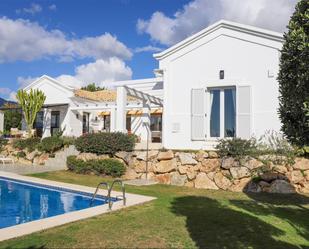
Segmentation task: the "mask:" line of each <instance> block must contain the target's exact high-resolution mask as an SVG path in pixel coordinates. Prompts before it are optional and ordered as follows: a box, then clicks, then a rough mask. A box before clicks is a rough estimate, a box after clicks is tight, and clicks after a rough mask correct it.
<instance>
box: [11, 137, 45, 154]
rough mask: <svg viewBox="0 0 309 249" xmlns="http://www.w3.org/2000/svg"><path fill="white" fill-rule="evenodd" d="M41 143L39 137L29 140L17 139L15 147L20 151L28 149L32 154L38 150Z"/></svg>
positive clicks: (14, 142)
mask: <svg viewBox="0 0 309 249" xmlns="http://www.w3.org/2000/svg"><path fill="white" fill-rule="evenodd" d="M40 142H41V140H40V138H37V137H32V138H27V139H15V140H14V141H13V147H14V148H16V149H20V150H25V149H27V150H28V151H29V152H32V151H34V150H35V149H36V148H37V146H38V145H39V143H40Z"/></svg>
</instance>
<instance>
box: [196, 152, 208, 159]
mask: <svg viewBox="0 0 309 249" xmlns="http://www.w3.org/2000/svg"><path fill="white" fill-rule="evenodd" d="M206 158H208V153H207V152H206V151H203V150H200V151H198V152H197V153H196V154H195V159H196V160H197V161H198V162H201V161H203V159H206Z"/></svg>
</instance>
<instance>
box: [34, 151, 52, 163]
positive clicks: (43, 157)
mask: <svg viewBox="0 0 309 249" xmlns="http://www.w3.org/2000/svg"><path fill="white" fill-rule="evenodd" d="M48 158H49V155H48V154H47V153H43V154H42V155H40V156H39V157H36V158H34V160H33V163H34V164H36V165H44V164H45V162H46V161H47V160H48Z"/></svg>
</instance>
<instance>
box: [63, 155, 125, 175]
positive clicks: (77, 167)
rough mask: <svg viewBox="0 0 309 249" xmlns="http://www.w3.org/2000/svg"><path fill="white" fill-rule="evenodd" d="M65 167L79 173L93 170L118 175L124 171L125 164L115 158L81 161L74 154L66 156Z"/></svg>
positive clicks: (96, 172) (101, 173) (99, 173)
mask: <svg viewBox="0 0 309 249" xmlns="http://www.w3.org/2000/svg"><path fill="white" fill-rule="evenodd" d="M67 167H68V169H69V170H71V171H74V172H76V173H79V174H87V173H91V172H93V173H95V174H97V175H108V176H113V177H120V176H122V175H123V174H124V173H125V166H124V165H123V163H122V162H120V161H118V160H116V159H101V160H89V161H83V160H80V159H76V156H69V157H68V158H67Z"/></svg>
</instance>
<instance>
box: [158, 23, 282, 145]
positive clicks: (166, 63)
mask: <svg viewBox="0 0 309 249" xmlns="http://www.w3.org/2000/svg"><path fill="white" fill-rule="evenodd" d="M258 43H262V44H263V45H261V44H258ZM280 47H281V42H278V41H272V40H268V39H265V38H260V37H257V36H253V35H249V34H244V33H240V32H237V31H232V30H227V29H223V28H221V29H220V30H217V31H214V32H213V33H211V34H208V35H207V36H205V37H203V38H201V39H200V40H198V41H195V42H194V43H191V44H190V45H188V46H186V47H184V48H181V49H179V50H178V51H177V52H175V53H174V54H171V55H170V56H168V57H166V58H162V59H161V60H160V62H159V63H160V65H159V66H160V69H163V70H164V115H163V146H164V147H165V148H171V149H202V148H204V149H209V148H210V149H211V148H213V145H214V140H213V139H210V138H207V139H206V141H192V140H191V89H192V88H206V87H210V86H231V85H234V86H237V85H250V86H251V92H252V102H251V105H252V115H251V123H252V127H251V134H252V135H254V136H260V135H262V134H263V133H264V132H265V131H266V130H270V129H272V130H276V131H279V129H280V121H279V118H278V115H277V109H278V83H277V81H276V77H277V73H278V69H279V66H278V65H279V48H280ZM220 70H224V71H225V79H224V80H219V71H220ZM269 72H270V73H271V74H273V77H269V76H268V74H269ZM236 91H237V90H236ZM236 94H237V93H236ZM176 124H178V125H179V131H178V132H175V130H174V129H175V125H176ZM176 126H177V125H176ZM173 130H174V131H173Z"/></svg>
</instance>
